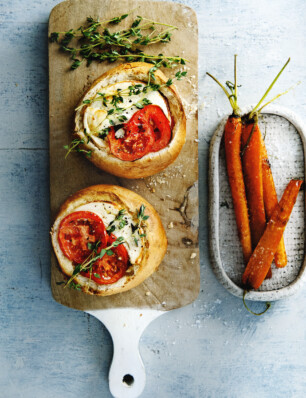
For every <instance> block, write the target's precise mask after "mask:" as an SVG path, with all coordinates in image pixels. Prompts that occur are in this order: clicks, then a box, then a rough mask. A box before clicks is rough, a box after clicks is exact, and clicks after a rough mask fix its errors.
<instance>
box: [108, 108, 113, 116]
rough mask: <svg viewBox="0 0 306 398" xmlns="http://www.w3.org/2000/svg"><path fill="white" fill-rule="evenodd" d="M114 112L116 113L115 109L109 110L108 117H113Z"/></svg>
mask: <svg viewBox="0 0 306 398" xmlns="http://www.w3.org/2000/svg"><path fill="white" fill-rule="evenodd" d="M114 112H115V109H114V108H112V109H109V110H108V111H107V114H108V115H112V114H113V113H114Z"/></svg>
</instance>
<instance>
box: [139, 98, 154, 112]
mask: <svg viewBox="0 0 306 398" xmlns="http://www.w3.org/2000/svg"><path fill="white" fill-rule="evenodd" d="M150 104H152V102H151V101H150V100H148V98H142V99H141V100H140V101H138V102H136V104H135V106H136V108H138V109H142V108H144V107H145V106H146V105H150Z"/></svg>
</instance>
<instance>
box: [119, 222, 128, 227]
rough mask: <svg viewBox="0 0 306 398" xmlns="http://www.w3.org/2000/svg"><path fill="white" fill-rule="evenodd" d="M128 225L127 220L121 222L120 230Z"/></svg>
mask: <svg viewBox="0 0 306 398" xmlns="http://www.w3.org/2000/svg"><path fill="white" fill-rule="evenodd" d="M126 225H127V221H126V220H122V221H120V223H119V229H122V228H124V227H125V226H126Z"/></svg>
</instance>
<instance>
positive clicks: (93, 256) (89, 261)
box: [65, 236, 124, 287]
mask: <svg viewBox="0 0 306 398" xmlns="http://www.w3.org/2000/svg"><path fill="white" fill-rule="evenodd" d="M122 243H124V238H123V237H122V236H120V237H119V238H117V239H116V240H115V241H114V242H113V243H112V244H111V245H109V246H108V247H105V248H104V249H102V250H101V251H100V253H98V248H99V245H100V242H99V241H98V242H97V243H95V244H92V243H91V244H88V248H89V250H92V251H91V253H90V255H89V256H88V257H87V258H86V259H85V260H84V261H83V263H82V264H77V265H76V266H75V268H74V270H73V273H72V275H71V277H70V278H69V279H68V281H67V282H66V283H65V287H67V286H69V287H70V285H71V284H72V283H75V282H74V279H75V278H76V277H77V276H78V275H79V274H80V273H81V272H87V271H89V272H90V273H91V272H92V267H93V265H94V263H95V262H96V261H97V260H100V259H101V258H102V257H103V256H104V255H105V254H107V255H108V256H112V255H113V254H114V252H113V251H112V250H111V249H112V248H113V247H117V246H119V245H121V244H122Z"/></svg>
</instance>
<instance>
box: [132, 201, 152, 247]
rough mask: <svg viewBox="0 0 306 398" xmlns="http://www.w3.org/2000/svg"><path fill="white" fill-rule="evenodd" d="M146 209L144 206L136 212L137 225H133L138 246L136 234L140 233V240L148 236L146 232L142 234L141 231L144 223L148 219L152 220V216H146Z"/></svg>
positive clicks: (136, 241)
mask: <svg viewBox="0 0 306 398" xmlns="http://www.w3.org/2000/svg"><path fill="white" fill-rule="evenodd" d="M145 209H146V207H145V206H144V205H143V204H142V205H141V206H140V208H139V210H137V211H136V216H137V223H136V225H131V227H132V231H133V238H134V242H135V245H136V246H138V239H137V238H136V236H135V232H136V231H138V234H139V237H140V238H144V237H145V236H146V234H145V231H143V233H140V232H141V231H140V229H143V221H146V220H147V219H148V218H150V216H148V215H145Z"/></svg>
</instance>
